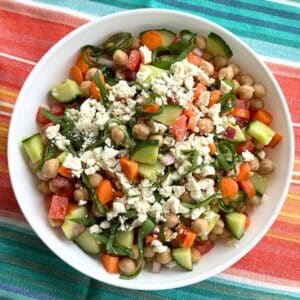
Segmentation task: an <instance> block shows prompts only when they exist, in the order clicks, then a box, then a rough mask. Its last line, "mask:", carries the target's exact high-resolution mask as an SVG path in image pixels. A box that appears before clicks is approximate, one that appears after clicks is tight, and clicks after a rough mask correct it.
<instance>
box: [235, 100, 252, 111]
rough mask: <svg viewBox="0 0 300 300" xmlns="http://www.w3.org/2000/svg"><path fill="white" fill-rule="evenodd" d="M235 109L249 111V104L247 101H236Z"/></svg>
mask: <svg viewBox="0 0 300 300" xmlns="http://www.w3.org/2000/svg"><path fill="white" fill-rule="evenodd" d="M235 107H236V108H243V109H249V107H250V103H249V101H248V100H241V99H238V100H237V103H236V105H235Z"/></svg>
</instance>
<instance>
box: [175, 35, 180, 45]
mask: <svg viewBox="0 0 300 300" xmlns="http://www.w3.org/2000/svg"><path fill="white" fill-rule="evenodd" d="M180 40H181V36H180V35H179V34H177V35H176V36H175V37H174V41H173V43H174V44H176V43H178V42H179V41H180Z"/></svg>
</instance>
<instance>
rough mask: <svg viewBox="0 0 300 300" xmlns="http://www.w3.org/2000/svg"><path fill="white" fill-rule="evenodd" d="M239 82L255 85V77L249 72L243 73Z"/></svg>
mask: <svg viewBox="0 0 300 300" xmlns="http://www.w3.org/2000/svg"><path fill="white" fill-rule="evenodd" d="M239 82H240V84H241V85H253V84H254V79H253V77H252V76H251V75H249V74H242V75H240V77H239Z"/></svg>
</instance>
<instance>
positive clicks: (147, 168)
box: [139, 163, 159, 181]
mask: <svg viewBox="0 0 300 300" xmlns="http://www.w3.org/2000/svg"><path fill="white" fill-rule="evenodd" d="M158 169H159V166H158V163H156V164H154V165H149V164H144V163H139V174H140V175H141V176H143V177H144V178H147V179H149V180H150V181H155V180H156V176H157V171H158Z"/></svg>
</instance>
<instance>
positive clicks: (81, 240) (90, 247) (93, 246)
mask: <svg viewBox="0 0 300 300" xmlns="http://www.w3.org/2000/svg"><path fill="white" fill-rule="evenodd" d="M74 241H75V243H76V244H77V245H78V246H79V247H80V248H81V249H82V250H83V251H84V252H86V253H88V254H95V255H96V254H99V253H100V250H101V247H100V245H98V244H97V242H96V240H95V238H94V237H93V235H92V234H90V232H89V230H88V229H86V230H85V231H84V232H82V233H81V234H79V235H78V236H77V237H76V238H75V240H74Z"/></svg>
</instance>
